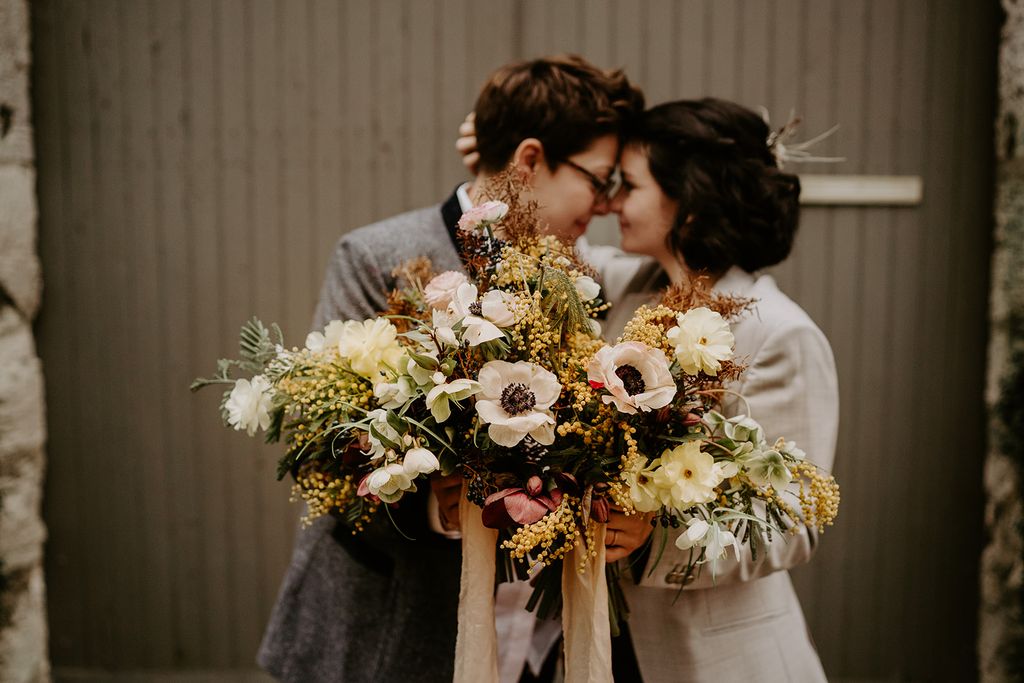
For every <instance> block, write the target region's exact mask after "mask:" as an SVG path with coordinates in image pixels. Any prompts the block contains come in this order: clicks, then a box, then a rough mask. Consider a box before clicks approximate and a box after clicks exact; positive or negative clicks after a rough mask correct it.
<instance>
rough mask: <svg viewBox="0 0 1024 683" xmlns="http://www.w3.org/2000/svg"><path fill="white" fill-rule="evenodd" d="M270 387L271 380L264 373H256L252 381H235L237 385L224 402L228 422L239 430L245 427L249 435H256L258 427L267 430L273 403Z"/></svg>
mask: <svg viewBox="0 0 1024 683" xmlns="http://www.w3.org/2000/svg"><path fill="white" fill-rule="evenodd" d="M270 387H271V385H270V382H269V381H268V380H267V378H266V377H264V376H263V375H256V376H255V377H253V378H252V380H251V381H250V380H247V379H240V380H237V381H235V387H234V388H233V389H232V390H231V395H230V396H228V400H227V401H226V402H225V403H224V410H226V411H227V414H228V424H230V425H231V426H232V427H234V428H235V429H237V430H239V431H241V430H243V429H244V430H245V432H246V434H248V435H249V436H252V435H254V434H255V433H256V430H257V429H263V430H266V428H267V427H269V426H270V408H271V407H272V405H273V394H272V393H271V391H270Z"/></svg>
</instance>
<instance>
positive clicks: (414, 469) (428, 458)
mask: <svg viewBox="0 0 1024 683" xmlns="http://www.w3.org/2000/svg"><path fill="white" fill-rule="evenodd" d="M440 467H441V463H439V462H438V460H437V456H436V455H434V454H433V453H431V452H430V451H428V450H427V449H426V448H410V449H409V450H408V451H406V453H405V457H404V458H403V459H402V469H404V470H405V473H406V474H408V475H409V476H411V477H413V478H415V477H417V476H419V475H421V474H430V473H431V472H433V471H435V470H438V469H440Z"/></svg>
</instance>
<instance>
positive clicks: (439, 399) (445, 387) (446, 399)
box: [427, 375, 480, 424]
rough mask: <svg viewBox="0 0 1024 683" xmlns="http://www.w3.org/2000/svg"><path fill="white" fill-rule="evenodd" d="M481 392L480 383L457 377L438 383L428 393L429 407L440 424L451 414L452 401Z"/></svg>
mask: <svg viewBox="0 0 1024 683" xmlns="http://www.w3.org/2000/svg"><path fill="white" fill-rule="evenodd" d="M442 377H443V375H442ZM479 392H480V385H479V384H478V383H477V382H474V381H473V380H471V379H456V380H453V381H451V382H447V383H444V384H438V385H437V386H435V387H434V388H433V389H431V390H430V391H429V392H428V393H427V409H428V410H430V414H431V415H433V416H434V419H435V420H436V421H437V422H438V423H439V424H440V423H442V422H444V421H445V420H447V419H448V418H449V417H450V416H451V414H452V408H451V405H450V404H451V402H452V401H461V400H462V399H465V398H469V397H470V396H473V395H474V394H477V393H479Z"/></svg>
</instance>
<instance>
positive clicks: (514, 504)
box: [481, 475, 562, 529]
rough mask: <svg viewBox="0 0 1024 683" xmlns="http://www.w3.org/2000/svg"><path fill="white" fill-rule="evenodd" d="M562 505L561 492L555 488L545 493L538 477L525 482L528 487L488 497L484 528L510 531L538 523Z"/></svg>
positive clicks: (484, 513)
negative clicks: (509, 529) (508, 529)
mask: <svg viewBox="0 0 1024 683" xmlns="http://www.w3.org/2000/svg"><path fill="white" fill-rule="evenodd" d="M561 502H562V492H561V491H559V490H558V489H553V490H552V491H551V492H550V493H546V492H545V491H544V482H542V481H541V478H540V477H538V476H536V475H535V476H532V477H530V479H529V481H527V482H526V488H510V489H505V490H503V491H498V492H497V493H493V494H491V495H490V496H487V500H485V501H484V509H483V512H482V515H481V516H482V518H483V523H484V526H485V527H488V528H490V529H507V528H508V527H512V526H523V525H525V524H533V523H534V522H539V521H540V520H541V519H543V518H544V515H546V514H548V513H549V512H553V511H554V510H555V509H556V508H558V505H559V503H561Z"/></svg>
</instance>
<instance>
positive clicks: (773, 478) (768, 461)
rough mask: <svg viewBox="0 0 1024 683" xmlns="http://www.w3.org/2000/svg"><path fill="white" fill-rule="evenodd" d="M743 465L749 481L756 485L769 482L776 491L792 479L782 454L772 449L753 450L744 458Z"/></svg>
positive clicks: (764, 484) (766, 484) (765, 484)
mask: <svg viewBox="0 0 1024 683" xmlns="http://www.w3.org/2000/svg"><path fill="white" fill-rule="evenodd" d="M745 465H746V471H747V476H748V477H749V478H750V481H752V482H754V483H755V484H757V485H758V486H768V485H769V484H771V486H772V488H774V489H775V490H776V491H781V490H782V489H784V488H785V487H786V485H787V484H789V482H790V481H792V480H793V475H792V474H791V473H790V471H789V468H788V467H786V461H785V460H784V459H783V457H782V454H781V453H779V452H778V451H777V450H774V449H768V450H760V449H759V450H757V451H754V453H753V454H752V455H751V456H748V457H747V458H746V462H745Z"/></svg>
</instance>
